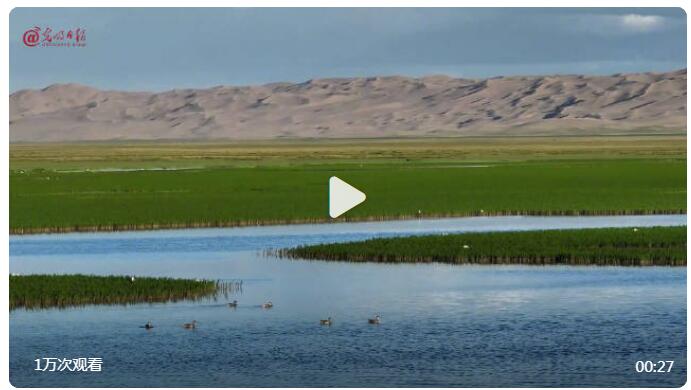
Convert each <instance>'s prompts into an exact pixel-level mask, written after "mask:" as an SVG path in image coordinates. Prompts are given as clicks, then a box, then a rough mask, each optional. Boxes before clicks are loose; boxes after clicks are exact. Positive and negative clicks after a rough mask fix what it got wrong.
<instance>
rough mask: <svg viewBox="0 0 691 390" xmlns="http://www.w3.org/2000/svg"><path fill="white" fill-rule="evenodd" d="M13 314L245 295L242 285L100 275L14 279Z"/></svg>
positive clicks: (12, 293) (10, 280)
mask: <svg viewBox="0 0 691 390" xmlns="http://www.w3.org/2000/svg"><path fill="white" fill-rule="evenodd" d="M9 287H10V288H9V290H10V304H9V306H10V310H13V309H17V308H26V309H42V308H52V307H57V308H65V307H71V306H84V305H94V304H109V305H115V304H121V305H126V304H135V303H155V302H175V301H180V300H199V299H206V298H210V299H216V298H217V297H219V296H224V297H225V298H227V297H228V296H229V295H232V294H236V293H238V292H242V281H220V280H217V281H214V280H202V279H174V278H155V277H132V276H96V275H81V274H76V275H10V279H9Z"/></svg>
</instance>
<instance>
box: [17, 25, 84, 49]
mask: <svg viewBox="0 0 691 390" xmlns="http://www.w3.org/2000/svg"><path fill="white" fill-rule="evenodd" d="M22 42H24V45H26V46H28V47H35V46H38V47H85V46H86V29H84V28H81V27H78V28H75V29H60V30H53V29H52V28H51V27H44V28H41V27H33V28H30V29H28V30H26V31H25V32H24V35H22Z"/></svg>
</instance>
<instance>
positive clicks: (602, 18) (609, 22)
mask: <svg viewBox="0 0 691 390" xmlns="http://www.w3.org/2000/svg"><path fill="white" fill-rule="evenodd" d="M679 23H680V22H679V20H676V19H674V18H668V17H664V16H659V15H641V14H625V15H576V16H569V17H566V18H565V19H562V25H565V26H568V28H571V29H574V30H576V31H579V32H582V33H587V34H597V35H629V34H646V33H651V32H656V31H662V30H667V29H670V28H674V27H678V25H679ZM684 23H685V22H684Z"/></svg>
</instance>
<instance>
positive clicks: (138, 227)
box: [9, 209, 687, 236]
mask: <svg viewBox="0 0 691 390" xmlns="http://www.w3.org/2000/svg"><path fill="white" fill-rule="evenodd" d="M686 213H687V210H685V209H678V210H607V211H597V210H561V211H491V212H462V213H430V214H421V215H413V214H402V215H392V216H367V217H346V218H342V219H337V220H332V219H330V218H326V217H325V218H304V219H283V220H282V219H275V220H272V219H267V220H255V221H216V222H198V223H166V224H156V223H152V224H112V225H95V226H94V225H91V226H61V227H60V226H52V227H38V228H37V227H31V228H16V227H15V228H13V227H10V229H9V230H10V232H9V233H10V236H29V235H39V234H62V233H98V232H127V231H155V230H181V229H208V228H232V227H252V226H279V225H307V224H338V223H347V222H384V221H405V220H414V219H434V218H439V219H443V218H463V217H506V216H532V217H556V216H564V217H566V216H573V217H589V216H624V215H631V216H635V215H640V216H644V215H684V214H686Z"/></svg>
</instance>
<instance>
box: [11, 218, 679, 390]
mask: <svg viewBox="0 0 691 390" xmlns="http://www.w3.org/2000/svg"><path fill="white" fill-rule="evenodd" d="M656 225H665V226H672V225H686V216H685V215H657V216H614V217H478V218H452V219H442V220H410V221H391V222H372V223H352V224H323V225H292V226H267V227H248V228H228V229H192V230H167V231H146V232H121V233H83V234H79V233H71V234H60V235H36V236H11V237H10V271H11V272H14V273H22V274H26V273H92V274H127V275H141V276H149V275H151V276H172V277H191V278H213V279H223V280H242V281H243V283H242V291H240V292H238V293H236V294H234V295H231V296H229V297H227V298H226V297H219V298H218V299H217V300H214V299H207V300H203V301H199V302H177V303H165V304H139V305H130V306H88V307H83V308H70V309H64V310H58V309H50V310H37V311H26V310H15V311H12V312H11V313H10V324H9V325H10V343H9V345H10V380H11V382H12V384H13V385H15V386H19V387H26V386H35V387H53V386H64V387H72V386H76V387H84V386H89V387H93V386H97V387H98V386H102V387H111V386H122V387H166V386H181V387H194V386H204V387H226V386H232V387H257V386H261V387H273V386H283V387H294V386H295V387H300V386H320V387H323V386H345V387H349V386H357V387H384V386H386V387H393V386H414V387H423V386H439V387H455V386H464V387H468V386H496V387H501V386H538V387H539V386H563V387H570V386H602V387H606V386H620V387H622V386H626V387H647V386H651V387H656V386H665V387H678V386H681V385H683V384H684V383H685V381H686V268H685V267H675V268H670V267H648V268H627V267H569V266H473V265H463V266H459V265H444V264H359V263H344V262H319V261H301V260H287V259H277V258H275V257H272V256H270V255H268V254H267V250H270V249H276V248H283V247H289V246H295V245H301V244H312V243H320V242H336V241H350V240H360V239H365V238H371V237H386V236H399V235H412V234H425V233H444V232H448V233H452V232H463V231H507V230H531V229H547V228H586V227H605V226H621V227H642V226H656ZM233 299H237V300H238V302H239V305H238V307H237V308H236V309H230V308H228V307H227V306H226V305H225V303H226V302H228V301H229V300H233ZM267 300H271V301H273V303H274V304H275V306H274V308H273V309H270V310H264V309H261V308H260V307H259V305H260V304H261V303H262V302H264V301H267ZM376 314H380V315H381V318H382V322H381V324H380V325H370V324H368V323H367V319H368V318H371V317H373V316H374V315H376ZM329 316H330V317H332V318H333V319H334V324H333V326H330V327H326V326H320V325H319V320H320V319H323V318H327V317H329ZM149 320H151V321H152V323H153V324H154V325H155V328H154V329H152V330H148V331H147V330H144V329H141V328H139V326H140V325H143V324H144V323H145V322H146V321H149ZM192 320H197V321H198V328H197V329H196V330H193V331H189V330H185V329H183V328H182V327H181V324H182V323H184V322H189V321H192ZM46 357H58V358H65V357H67V358H77V357H100V358H102V359H103V366H102V371H101V372H90V373H85V372H62V373H57V372H40V371H34V368H35V366H36V363H35V362H34V359H37V358H46ZM639 360H651V361H654V362H657V361H659V360H673V361H674V365H673V369H672V371H671V372H669V373H637V372H636V370H635V364H636V362H637V361H639Z"/></svg>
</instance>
